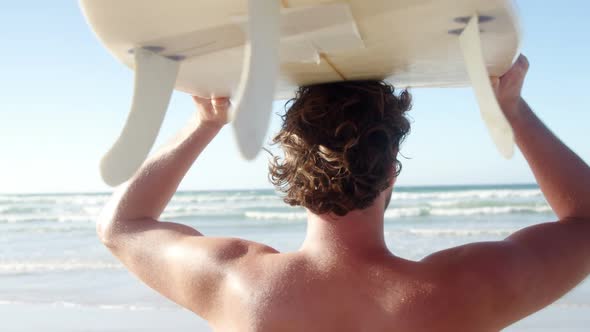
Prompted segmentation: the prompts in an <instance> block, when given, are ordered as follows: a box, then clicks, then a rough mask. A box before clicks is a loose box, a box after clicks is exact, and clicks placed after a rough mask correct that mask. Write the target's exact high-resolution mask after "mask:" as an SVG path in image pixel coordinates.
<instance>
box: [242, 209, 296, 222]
mask: <svg viewBox="0 0 590 332" xmlns="http://www.w3.org/2000/svg"><path fill="white" fill-rule="evenodd" d="M244 216H245V217H246V218H250V219H258V220H272V219H283V220H305V219H306V218H307V213H305V212H263V211H246V212H245V213H244Z"/></svg>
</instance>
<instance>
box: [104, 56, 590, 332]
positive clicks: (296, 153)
mask: <svg viewBox="0 0 590 332" xmlns="http://www.w3.org/2000/svg"><path fill="white" fill-rule="evenodd" d="M527 69H528V62H527V61H526V59H525V58H524V57H521V58H519V60H518V61H517V63H516V64H515V66H514V67H513V68H512V69H511V70H510V71H509V72H508V73H507V74H505V75H504V76H503V77H502V79H501V80H495V81H494V82H493V83H494V87H495V89H496V94H497V97H498V101H499V102H500V104H501V106H502V110H503V111H504V113H505V115H506V117H507V118H508V120H509V121H510V123H511V125H512V126H513V129H514V132H515V138H516V142H517V144H518V146H519V148H520V149H521V151H522V152H523V154H524V155H525V157H526V158H527V161H528V162H529V165H531V169H532V170H533V172H534V174H535V177H536V178H537V181H538V182H539V185H540V187H541V190H542V191H543V193H544V194H545V197H546V199H547V201H548V203H549V204H550V205H551V207H552V209H553V211H554V212H555V214H556V215H557V217H558V219H559V220H558V221H557V222H550V223H545V224H538V225H534V226H531V227H528V228H525V229H522V230H520V231H518V232H516V233H514V234H512V235H511V236H509V237H508V238H506V239H505V240H503V241H496V242H482V243H473V244H468V245H464V246H460V247H456V248H451V249H448V250H444V251H441V252H437V253H434V254H432V255H430V256H428V257H426V258H424V259H422V260H421V261H419V262H411V261H406V260H403V259H400V258H397V257H395V256H393V255H392V254H391V252H390V251H389V248H388V247H387V245H386V244H385V239H384V232H383V227H384V211H385V210H386V208H387V206H388V204H389V200H390V198H391V194H392V191H393V187H394V183H395V179H396V177H397V175H398V174H399V171H400V167H399V166H400V164H399V161H398V160H397V153H398V151H399V144H400V142H401V141H402V140H403V138H404V137H405V135H406V134H407V133H408V131H409V122H408V121H407V119H406V118H405V117H404V113H405V112H406V111H407V110H408V109H409V107H410V103H411V98H410V96H409V94H408V93H407V92H403V93H402V94H401V95H400V96H399V97H397V96H395V95H394V91H393V87H391V86H389V85H387V84H385V83H383V82H375V81H368V82H343V83H340V84H336V83H335V84H329V85H321V86H312V87H303V88H302V89H301V90H300V91H299V92H298V96H297V98H296V99H295V102H294V103H293V105H292V107H291V108H290V109H289V111H288V112H287V114H286V115H285V117H284V122H285V123H284V126H283V128H282V130H281V132H280V133H279V135H277V137H276V138H275V142H278V143H280V144H281V145H282V147H283V148H284V151H285V157H284V160H283V162H278V159H279V158H277V159H275V160H274V164H271V181H272V182H273V184H275V186H277V188H279V189H280V190H281V191H283V192H285V193H286V196H285V201H286V202H287V203H289V204H291V205H300V206H303V207H305V208H306V209H307V211H308V213H307V214H308V224H307V235H306V239H305V241H304V243H303V245H302V247H301V249H300V250H299V251H298V252H294V253H278V252H277V251H276V250H274V249H273V248H270V247H268V246H265V245H263V244H260V243H253V242H250V241H246V240H241V239H235V238H214V237H206V236H203V235H202V234H201V233H199V232H198V231H197V230H195V229H193V228H191V227H189V226H186V225H182V224H176V223H169V222H160V221H158V220H157V219H158V218H159V216H160V214H161V213H162V211H163V210H164V208H165V206H166V204H167V203H168V202H169V200H170V198H171V197H172V195H173V194H174V191H175V190H176V188H177V187H178V184H179V183H180V180H181V179H182V177H183V176H184V174H185V173H186V172H187V171H188V169H189V168H190V166H191V165H192V163H193V162H194V160H195V159H196V157H197V156H198V155H199V154H200V153H201V152H202V150H203V149H204V148H205V146H206V145H207V144H208V143H209V142H210V141H211V140H212V139H213V137H214V136H215V135H216V134H217V132H219V130H220V129H221V127H223V125H224V124H225V123H227V119H228V117H227V109H228V106H229V102H228V100H224V99H217V100H216V101H215V102H211V101H203V100H202V99H200V98H196V100H197V102H198V105H199V109H200V111H199V117H198V121H196V123H190V124H189V127H188V128H187V130H186V131H183V132H181V134H180V135H179V138H178V139H177V141H174V142H172V144H171V145H170V146H166V147H164V148H163V149H162V150H161V152H159V153H158V154H156V156H155V157H153V158H151V159H150V160H148V162H147V163H146V165H144V166H143V167H142V168H141V170H140V171H139V172H138V174H136V176H135V177H134V178H133V179H132V180H131V181H130V183H129V184H128V185H127V187H124V188H122V189H121V191H120V192H119V193H117V194H115V195H114V196H113V200H112V201H111V203H109V205H108V206H107V208H106V209H105V211H104V212H103V216H102V217H101V219H100V221H99V223H98V225H97V226H98V227H97V231H98V234H99V236H100V237H101V240H102V241H103V242H104V243H105V245H107V246H108V247H109V249H110V250H111V251H112V252H113V254H114V255H116V256H117V257H118V258H119V259H120V260H121V261H122V262H123V263H124V264H125V265H126V266H127V267H128V268H129V269H130V270H131V271H132V272H133V273H135V274H136V275H137V276H139V277H140V278H141V279H142V280H143V281H144V282H145V283H146V284H147V285H149V286H150V287H152V288H154V289H155V290H157V291H158V292H160V293H161V294H163V295H164V296H166V297H168V298H170V299H171V300H173V301H175V302H176V303H178V304H179V305H181V306H183V307H185V308H188V309H189V310H191V311H193V312H195V313H196V314H198V315H199V316H201V317H203V318H205V319H206V320H207V321H209V322H210V323H211V325H212V326H213V327H214V329H215V330H217V331H351V332H352V331H399V332H402V331H497V330H500V329H502V328H504V327H506V326H509V325H510V324H512V323H514V322H516V321H518V320H519V319H522V318H523V317H526V316H528V315H530V314H532V313H534V312H535V311H538V310H540V309H542V308H543V307H545V306H547V305H549V304H551V303H552V302H554V301H555V300H557V299H558V298H560V297H561V296H563V295H564V294H565V293H567V292H568V291H569V290H571V289H572V288H573V287H575V286H576V285H577V284H578V283H580V282H581V281H582V280H584V279H585V278H586V277H587V276H588V275H589V274H590V241H589V239H590V201H589V199H590V168H589V167H588V166H587V165H586V164H585V163H584V161H582V160H581V159H580V158H579V157H578V156H577V155H575V153H573V152H572V151H571V150H569V149H568V148H567V147H566V146H565V145H563V143H561V142H560V141H559V140H558V139H557V138H556V137H555V136H554V135H553V134H552V133H551V132H550V131H549V130H548V129H547V128H546V127H545V126H544V125H543V124H542V122H541V121H540V120H539V119H538V118H537V117H536V116H535V115H534V113H533V112H532V110H531V109H530V108H529V107H528V105H527V104H526V102H525V101H524V99H522V98H521V96H520V90H521V87H522V83H523V81H524V76H525V74H526V71H527ZM395 245H396V244H393V247H392V248H391V250H392V251H394V252H395Z"/></svg>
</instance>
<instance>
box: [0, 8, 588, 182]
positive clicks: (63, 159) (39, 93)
mask: <svg viewBox="0 0 590 332" xmlns="http://www.w3.org/2000/svg"><path fill="white" fill-rule="evenodd" d="M517 5H518V7H519V9H520V17H521V20H522V27H523V30H524V39H523V44H522V52H523V53H524V54H526V55H527V57H528V58H529V61H530V63H531V69H530V71H529V75H528V78H527V82H526V84H525V88H524V91H523V96H524V97H525V99H527V101H528V102H529V104H530V105H531V106H532V107H533V109H534V110H535V111H536V113H537V115H538V116H539V117H540V118H541V119H542V120H543V121H544V122H545V123H546V124H547V125H548V126H549V127H550V128H551V129H552V130H553V131H554V132H555V133H556V134H557V135H558V136H559V137H560V138H561V139H562V141H564V142H565V143H566V144H567V145H568V146H569V147H570V148H572V149H573V150H574V151H575V152H577V153H578V154H579V155H580V156H581V157H582V158H583V159H584V160H585V161H586V162H590V144H589V142H590V134H589V129H590V128H589V125H590V91H589V89H588V87H589V83H590V63H589V62H588V60H589V59H590V37H589V36H588V32H590V20H589V18H588V15H587V13H588V12H590V2H588V1H584V0H567V1H543V0H520V1H517ZM0 42H1V46H0V48H1V50H2V51H1V52H0V193H21V192H23V193H31V192H85V191H93V192H94V191H101V192H102V191H109V190H110V189H109V188H108V187H107V186H106V185H104V184H103V183H102V181H101V179H100V175H99V171H98V163H99V160H100V157H101V156H102V154H103V153H104V152H105V151H107V150H108V148H109V147H110V144H111V143H112V142H113V140H114V139H115V138H116V137H117V135H118V133H119V131H120V129H121V128H122V125H123V123H124V120H125V118H126V115H127V112H128V108H129V105H130V100H131V95H132V92H133V72H132V71H131V70H129V69H128V68H126V67H125V66H123V65H122V64H120V63H119V62H118V61H117V60H115V59H114V58H113V57H112V56H111V55H110V54H109V53H108V52H107V51H106V50H105V49H104V48H103V46H102V45H101V44H100V43H99V42H98V40H97V39H96V37H95V36H94V35H93V33H92V32H91V31H90V29H89V28H88V26H87V24H86V22H85V20H84V18H83V16H82V14H81V12H80V10H79V7H78V3H77V2H76V1H71V0H55V1H45V0H37V1H32V0H19V1H3V2H2V3H0ZM411 92H412V93H413V96H414V108H413V110H412V111H411V115H410V116H411V118H412V126H413V127H412V132H411V134H410V136H409V137H408V139H407V140H406V143H405V144H404V145H403V147H402V154H403V155H404V156H405V158H407V159H403V158H402V159H401V160H402V163H403V165H404V169H403V172H402V174H401V175H400V177H399V179H398V181H397V183H398V185H404V186H415V185H458V184H461V185H464V184H512V183H533V182H534V178H533V176H532V173H531V171H530V170H529V168H528V167H527V165H526V162H525V160H524V158H523V156H522V155H521V154H520V152H517V153H516V155H515V157H514V158H513V159H512V160H504V159H503V158H501V157H500V155H499V154H498V153H497V152H496V149H495V147H494V145H493V143H492V142H491V139H490V138H489V136H488V134H487V132H486V129H485V127H484V124H483V122H482V121H481V119H480V115H479V112H478V107H477V104H476V100H475V98H474V96H473V92H472V91H471V89H467V88H462V89H414V90H411ZM283 104H284V102H282V101H277V102H275V109H274V112H273V113H280V112H282V111H283ZM194 111H195V109H194V106H193V104H192V101H191V98H190V97H189V96H188V95H186V94H183V93H175V94H174V95H173V98H172V101H171V104H170V108H169V110H168V114H167V117H166V120H165V123H164V125H163V128H162V130H161V133H160V136H159V139H158V141H157V142H156V146H158V145H159V144H161V143H162V142H165V141H166V140H167V139H169V138H170V137H171V136H172V135H173V134H174V133H175V132H176V131H177V130H178V129H180V128H181V127H182V126H183V124H184V122H185V121H186V120H187V119H188V118H189V117H190V116H191V115H192V114H193V113H194ZM279 127H280V119H279V117H278V115H273V118H272V124H271V129H270V131H269V134H271V133H274V132H276V131H278V129H279ZM269 137H270V136H269ZM267 141H268V139H267ZM548 157H550V156H548ZM267 159H268V157H267V155H265V154H264V153H261V154H259V156H258V158H257V159H256V160H255V161H253V162H247V161H245V160H242V159H241V157H240V156H239V152H238V150H237V147H236V144H235V142H234V136H233V132H232V128H231V126H226V127H225V128H224V129H223V130H222V132H221V133H220V134H219V135H218V137H216V138H215V140H214V141H213V142H212V143H211V144H210V145H209V147H208V148H207V149H206V150H205V152H203V154H202V155H201V156H200V157H199V160H198V161H197V162H196V164H195V165H194V166H193V168H192V169H191V171H190V172H189V173H188V174H187V176H186V178H185V179H184V181H183V183H182V184H181V187H180V188H181V189H183V190H225V189H265V188H269V189H270V188H272V186H271V185H270V184H269V182H268V180H267Z"/></svg>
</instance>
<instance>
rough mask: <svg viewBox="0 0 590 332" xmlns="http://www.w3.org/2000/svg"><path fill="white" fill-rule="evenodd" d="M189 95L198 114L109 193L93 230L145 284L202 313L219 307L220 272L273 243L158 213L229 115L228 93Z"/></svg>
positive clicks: (208, 314)
mask: <svg viewBox="0 0 590 332" xmlns="http://www.w3.org/2000/svg"><path fill="white" fill-rule="evenodd" d="M195 101H196V102H197V107H198V109H199V111H198V113H197V117H196V118H195V119H194V120H193V121H191V122H190V123H189V124H188V125H187V126H186V128H184V129H183V130H182V131H181V132H180V133H179V134H178V136H177V137H176V138H175V139H174V140H173V141H171V142H170V143H169V144H167V145H166V146H164V147H163V148H162V149H160V150H159V151H158V152H157V153H155V154H154V156H153V157H151V158H150V159H148V160H147V161H146V162H145V164H144V165H143V166H142V167H141V168H140V170H139V171H138V172H137V174H136V175H135V176H134V177H133V178H132V179H131V180H130V181H129V182H128V183H127V184H126V185H123V186H122V187H121V188H120V189H119V190H117V192H116V193H115V194H113V197H112V198H111V200H110V202H109V203H108V204H107V206H106V207H105V209H104V210H103V213H102V215H101V217H100V218H99V221H98V223H97V231H98V234H99V237H100V239H101V240H102V242H103V243H104V244H105V245H106V246H107V247H108V248H109V249H110V250H111V252H112V253H113V254H114V255H115V256H116V257H117V258H118V259H119V260H120V261H121V262H122V263H123V264H124V265H125V266H126V267H127V268H128V269H129V270H130V271H131V272H133V273H134V274H135V275H137V276H138V277H139V278H140V279H141V280H142V281H144V282H145V283H146V284H147V285H148V286H150V287H152V288H153V289H155V290H156V291H158V292H160V293H161V294H163V295H164V296H166V297H168V298H170V299H171V300H173V301H175V302H177V303H178V304H180V305H182V306H184V307H186V308H188V309H189V310H192V311H194V312H196V313H197V314H199V315H201V316H202V317H204V318H206V319H207V318H211V315H212V313H211V310H213V309H214V308H218V307H219V306H216V305H215V303H216V301H217V299H218V295H219V290H220V289H222V286H223V285H224V280H225V278H226V277H227V276H228V275H231V274H235V273H239V272H240V271H239V267H240V268H241V267H243V266H248V264H241V263H245V262H246V263H247V262H248V260H249V259H252V258H253V257H255V256H256V255H257V254H259V253H266V252H272V249H270V248H267V247H265V246H262V245H260V244H256V243H252V242H249V241H245V240H239V239H224V238H209V237H204V236H202V234H201V233H199V232H198V231H197V230H195V229H193V228H191V227H189V226H186V225H182V224H177V223H171V222H160V221H158V220H157V219H158V218H159V216H160V214H161V213H162V211H163V210H164V208H165V207H166V205H167V204H168V202H169V201H170V199H171V198H172V196H173V195H174V193H175V191H176V189H177V188H178V185H179V183H180V181H181V180H182V178H183V177H184V176H185V174H186V172H187V171H188V170H189V168H190V167H191V165H192V164H193V162H194V161H195V160H196V159H197V157H198V156H199V154H200V153H201V152H202V151H203V150H204V149H205V147H206V146H207V144H209V142H210V141H211V140H212V139H213V138H214V137H215V136H216V135H217V133H218V132H219V130H220V129H221V128H222V127H223V126H224V125H225V124H226V123H227V120H228V115H227V112H228V108H229V100H228V99H217V100H213V101H210V100H206V99H201V98H195ZM238 262H240V264H237V263H238Z"/></svg>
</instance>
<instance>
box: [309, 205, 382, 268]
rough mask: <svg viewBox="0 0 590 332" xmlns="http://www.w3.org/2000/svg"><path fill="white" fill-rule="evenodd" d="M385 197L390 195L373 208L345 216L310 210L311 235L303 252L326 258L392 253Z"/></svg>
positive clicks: (361, 256) (370, 256)
mask: <svg viewBox="0 0 590 332" xmlns="http://www.w3.org/2000/svg"><path fill="white" fill-rule="evenodd" d="M382 196H383V195H382ZM385 200H386V195H385V196H383V197H381V196H380V197H378V198H377V199H376V201H375V203H374V204H373V205H371V206H370V207H369V208H367V209H364V210H355V211H351V212H349V213H348V214H347V215H345V216H342V217H339V216H336V215H333V214H322V215H317V214H314V213H313V212H311V211H308V217H307V236H306V238H305V241H304V243H303V245H302V247H301V249H300V252H304V253H307V254H310V255H313V256H316V257H321V258H322V259H326V260H340V259H367V258H375V257H379V256H383V255H390V254H391V253H390V252H389V250H388V249H387V245H386V244H385V238H384V234H383V217H384V209H385Z"/></svg>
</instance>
